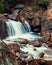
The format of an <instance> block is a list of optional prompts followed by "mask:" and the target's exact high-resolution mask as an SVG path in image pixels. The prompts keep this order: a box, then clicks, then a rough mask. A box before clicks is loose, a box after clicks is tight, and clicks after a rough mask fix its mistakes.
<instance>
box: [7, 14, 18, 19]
mask: <svg viewBox="0 0 52 65" xmlns="http://www.w3.org/2000/svg"><path fill="white" fill-rule="evenodd" d="M17 16H18V14H11V15H9V16H8V17H9V19H11V20H16V19H17Z"/></svg>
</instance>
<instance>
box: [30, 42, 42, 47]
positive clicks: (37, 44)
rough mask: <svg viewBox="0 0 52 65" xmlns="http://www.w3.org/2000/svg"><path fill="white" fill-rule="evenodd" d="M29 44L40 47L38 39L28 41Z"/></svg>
mask: <svg viewBox="0 0 52 65" xmlns="http://www.w3.org/2000/svg"><path fill="white" fill-rule="evenodd" d="M30 44H32V45H33V46H35V47H40V46H41V42H39V41H35V42H32V43H30Z"/></svg>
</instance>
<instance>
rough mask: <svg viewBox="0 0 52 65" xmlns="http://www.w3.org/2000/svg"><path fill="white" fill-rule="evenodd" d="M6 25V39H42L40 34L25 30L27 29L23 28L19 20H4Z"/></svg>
mask: <svg viewBox="0 0 52 65" xmlns="http://www.w3.org/2000/svg"><path fill="white" fill-rule="evenodd" d="M6 25H7V31H8V35H9V37H8V38H7V39H8V40H9V39H10V40H12V39H16V38H24V39H27V40H28V41H36V40H39V39H42V37H41V36H40V35H38V34H35V33H34V32H27V30H26V29H25V28H24V26H23V25H22V23H21V22H20V21H18V22H16V21H13V20H8V22H6Z"/></svg>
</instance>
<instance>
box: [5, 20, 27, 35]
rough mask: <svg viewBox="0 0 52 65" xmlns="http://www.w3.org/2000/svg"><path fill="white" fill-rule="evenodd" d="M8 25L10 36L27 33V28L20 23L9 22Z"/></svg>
mask: <svg viewBox="0 0 52 65" xmlns="http://www.w3.org/2000/svg"><path fill="white" fill-rule="evenodd" d="M6 25H7V31H8V35H9V36H16V35H21V34H25V33H26V30H25V28H24V27H23V25H22V24H21V23H20V22H16V21H13V20H8V22H6Z"/></svg>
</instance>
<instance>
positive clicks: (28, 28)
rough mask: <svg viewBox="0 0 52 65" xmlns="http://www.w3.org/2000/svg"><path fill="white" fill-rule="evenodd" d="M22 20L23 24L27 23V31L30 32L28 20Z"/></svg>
mask: <svg viewBox="0 0 52 65" xmlns="http://www.w3.org/2000/svg"><path fill="white" fill-rule="evenodd" d="M24 22H25V24H26V25H27V31H28V32H32V30H31V27H30V25H29V23H28V21H26V20H25V21H24Z"/></svg>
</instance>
